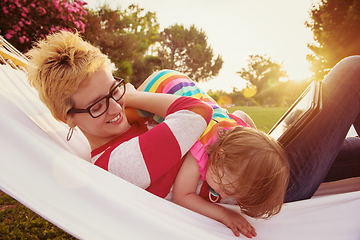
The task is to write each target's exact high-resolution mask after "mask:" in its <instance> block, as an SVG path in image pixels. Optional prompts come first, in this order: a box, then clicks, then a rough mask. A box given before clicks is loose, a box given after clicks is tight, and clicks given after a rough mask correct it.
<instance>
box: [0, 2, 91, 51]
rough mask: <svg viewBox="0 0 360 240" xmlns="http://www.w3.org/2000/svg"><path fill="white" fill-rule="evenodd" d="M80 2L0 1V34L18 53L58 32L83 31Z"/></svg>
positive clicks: (82, 13) (82, 12)
mask: <svg viewBox="0 0 360 240" xmlns="http://www.w3.org/2000/svg"><path fill="white" fill-rule="evenodd" d="M86 4H87V3H85V2H84V1H82V0H53V1H48V0H31V1H30V0H1V1H0V16H1V17H0V34H1V35H3V36H4V37H5V38H6V39H8V41H9V42H10V43H11V44H12V45H13V46H14V47H15V48H16V49H18V50H19V51H20V52H23V53H25V52H26V51H27V50H28V49H29V48H30V47H31V44H32V43H33V42H35V41H37V40H38V39H40V38H44V37H45V36H46V35H48V34H49V33H53V32H57V31H58V30H68V31H73V30H75V29H77V30H78V31H79V32H84V31H85V25H84V23H83V16H84V15H85V14H86V10H85V9H84V5H86Z"/></svg>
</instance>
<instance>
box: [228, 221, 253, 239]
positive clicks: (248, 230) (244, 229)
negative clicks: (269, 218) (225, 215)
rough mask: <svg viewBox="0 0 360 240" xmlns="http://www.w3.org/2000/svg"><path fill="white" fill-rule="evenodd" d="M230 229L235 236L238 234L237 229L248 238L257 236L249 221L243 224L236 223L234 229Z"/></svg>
mask: <svg viewBox="0 0 360 240" xmlns="http://www.w3.org/2000/svg"><path fill="white" fill-rule="evenodd" d="M231 230H232V231H233V233H234V234H235V236H237V237H238V235H237V234H236V233H239V231H240V232H241V233H242V234H244V235H245V236H246V237H248V238H252V237H256V236H257V233H256V231H255V228H254V227H253V226H251V225H250V223H247V224H245V225H244V224H238V226H237V227H236V229H233V228H231Z"/></svg>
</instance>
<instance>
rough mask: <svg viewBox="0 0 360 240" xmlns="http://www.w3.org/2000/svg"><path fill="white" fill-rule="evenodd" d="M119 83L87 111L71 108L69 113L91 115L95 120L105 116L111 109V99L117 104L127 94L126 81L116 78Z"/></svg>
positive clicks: (86, 109)
mask: <svg viewBox="0 0 360 240" xmlns="http://www.w3.org/2000/svg"><path fill="white" fill-rule="evenodd" d="M114 79H115V80H116V81H117V82H118V83H117V84H116V86H115V87H114V88H113V89H112V90H111V91H110V93H109V94H108V95H106V96H105V97H102V98H101V99H99V100H98V101H96V102H95V103H93V104H91V105H90V106H88V107H87V108H85V109H77V108H71V109H70V110H69V111H68V112H67V113H68V114H69V113H70V114H73V113H89V114H90V116H92V117H93V118H97V117H100V116H101V115H103V114H104V113H105V112H106V111H107V110H108V108H109V101H110V98H112V99H114V100H115V101H116V102H117V101H119V100H120V99H121V98H122V97H123V96H124V94H125V90H126V89H125V81H124V79H121V78H118V77H114Z"/></svg>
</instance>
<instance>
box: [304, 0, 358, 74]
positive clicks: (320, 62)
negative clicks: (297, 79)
mask: <svg viewBox="0 0 360 240" xmlns="http://www.w3.org/2000/svg"><path fill="white" fill-rule="evenodd" d="M310 18H311V19H310V20H309V21H308V22H306V26H307V27H309V28H310V29H311V31H312V32H313V35H314V40H315V41H316V44H309V45H308V48H309V49H310V50H311V51H312V54H309V55H308V56H307V59H308V61H309V62H310V65H311V71H312V72H313V79H314V80H322V79H323V78H324V76H325V75H326V74H327V73H328V72H329V71H330V69H331V68H332V67H334V66H335V64H336V63H337V62H338V61H340V60H341V59H343V58H345V57H347V56H351V55H358V54H360V29H359V25H360V2H359V1H357V0H322V1H321V2H320V4H319V5H313V6H312V9H311V12H310Z"/></svg>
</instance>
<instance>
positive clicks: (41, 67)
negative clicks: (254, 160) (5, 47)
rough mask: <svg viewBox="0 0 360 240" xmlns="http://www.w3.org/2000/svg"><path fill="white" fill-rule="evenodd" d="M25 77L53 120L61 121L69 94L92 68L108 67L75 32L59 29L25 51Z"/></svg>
mask: <svg viewBox="0 0 360 240" xmlns="http://www.w3.org/2000/svg"><path fill="white" fill-rule="evenodd" d="M27 55H28V56H29V58H30V62H29V64H28V66H27V71H28V73H27V77H28V81H29V83H30V85H32V86H33V87H34V88H35V89H36V90H37V91H38V94H39V97H40V99H41V101H42V102H44V103H45V105H46V106H47V107H48V108H49V110H50V111H51V113H52V115H53V116H54V118H55V119H57V120H60V121H64V119H66V114H67V112H68V110H69V109H70V108H71V107H72V103H71V100H70V98H71V96H72V95H73V93H74V92H75V91H76V90H77V89H78V87H79V85H80V84H81V83H82V82H83V81H84V80H85V79H86V80H89V79H90V78H91V77H92V75H93V74H94V72H95V71H97V70H100V69H105V68H106V69H109V70H110V71H111V65H110V62H109V60H108V58H107V56H106V55H104V54H102V53H101V51H100V50H99V49H98V48H97V47H94V46H93V45H91V44H90V43H87V42H85V41H84V40H83V39H82V38H81V37H80V36H79V35H78V33H70V32H66V31H61V32H59V33H55V34H52V35H49V36H47V37H46V38H45V39H43V40H41V41H39V42H38V43H36V44H35V45H34V47H33V48H32V49H31V50H30V51H29V52H28V53H27Z"/></svg>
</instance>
